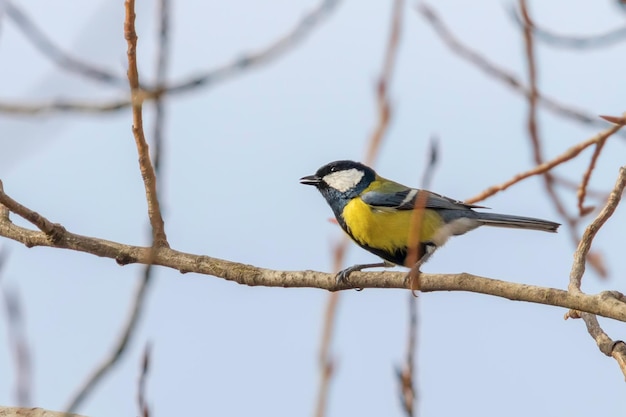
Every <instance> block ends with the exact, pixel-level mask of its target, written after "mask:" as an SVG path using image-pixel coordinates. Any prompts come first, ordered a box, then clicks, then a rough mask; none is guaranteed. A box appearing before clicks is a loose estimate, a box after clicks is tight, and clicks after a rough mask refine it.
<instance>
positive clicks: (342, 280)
mask: <svg viewBox="0 0 626 417" xmlns="http://www.w3.org/2000/svg"><path fill="white" fill-rule="evenodd" d="M393 266H395V264H392V263H391V262H387V261H384V262H378V263H375V264H357V265H352V266H350V267H348V268H345V269H342V270H341V271H339V272H338V273H337V276H336V277H335V280H336V283H337V285H342V284H343V285H349V281H348V276H349V275H350V274H351V273H353V272H356V271H362V270H364V269H368V268H381V267H383V268H391V267H393Z"/></svg>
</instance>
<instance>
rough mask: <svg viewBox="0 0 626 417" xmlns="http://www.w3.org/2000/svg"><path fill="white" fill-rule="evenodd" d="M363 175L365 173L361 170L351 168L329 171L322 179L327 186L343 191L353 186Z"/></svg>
mask: <svg viewBox="0 0 626 417" xmlns="http://www.w3.org/2000/svg"><path fill="white" fill-rule="evenodd" d="M363 175H365V173H364V172H363V171H361V170H358V169H356V168H352V169H346V170H344V171H337V172H331V173H330V174H328V175H326V176H325V177H324V178H323V180H324V182H325V183H326V184H328V186H329V187H332V188H334V189H335V190H337V191H340V192H342V193H345V192H346V191H348V190H349V189H351V188H353V187H355V186H356V185H357V184H358V183H359V182H360V181H361V178H363Z"/></svg>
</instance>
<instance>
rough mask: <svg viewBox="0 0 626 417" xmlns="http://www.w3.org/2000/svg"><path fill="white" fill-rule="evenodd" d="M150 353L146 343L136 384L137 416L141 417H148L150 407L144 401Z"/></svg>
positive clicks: (150, 350)
mask: <svg viewBox="0 0 626 417" xmlns="http://www.w3.org/2000/svg"><path fill="white" fill-rule="evenodd" d="M151 352H152V349H151V346H150V343H146V347H145V348H144V351H143V357H142V358H141V371H140V373H139V382H138V383H137V385H138V387H137V406H138V408H139V416H141V417H150V407H148V402H147V401H146V383H147V380H148V371H149V370H150V358H151Z"/></svg>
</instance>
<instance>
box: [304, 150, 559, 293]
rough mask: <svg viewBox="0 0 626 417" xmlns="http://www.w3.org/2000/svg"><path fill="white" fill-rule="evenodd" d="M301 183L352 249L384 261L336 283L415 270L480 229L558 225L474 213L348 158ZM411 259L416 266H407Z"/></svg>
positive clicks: (343, 276)
mask: <svg viewBox="0 0 626 417" xmlns="http://www.w3.org/2000/svg"><path fill="white" fill-rule="evenodd" d="M300 183H301V184H305V185H312V186H314V187H316V188H317V189H318V191H319V192H320V193H321V194H322V196H323V197H324V198H325V199H326V202H327V203H328V205H329V206H330V208H331V209H332V211H333V213H334V215H335V218H336V219H337V222H338V223H339V226H341V228H342V229H343V231H344V232H345V233H346V234H347V235H348V236H349V237H350V238H351V239H352V240H353V241H354V242H355V243H356V244H357V245H359V246H360V247H362V248H363V249H365V250H367V251H369V252H371V253H373V254H374V255H377V256H379V257H380V258H382V259H383V260H384V262H382V263H380V262H379V263H371V264H359V265H354V266H351V267H349V268H346V269H344V270H342V271H340V272H339V273H338V274H337V283H338V284H339V283H341V282H342V281H347V280H348V276H349V274H350V273H352V272H355V271H360V270H363V269H366V268H372V267H383V266H384V267H389V266H396V265H400V266H406V267H409V268H412V267H416V266H417V267H419V266H420V265H422V264H423V263H424V262H426V261H427V260H428V259H429V258H430V256H431V255H432V254H433V253H434V251H435V250H436V249H437V248H440V247H441V246H443V245H444V244H445V243H446V241H447V240H448V239H449V238H450V237H452V236H458V235H462V234H464V233H467V232H469V231H471V230H474V229H476V228H477V227H480V226H494V227H507V228H513V229H527V230H539V231H544V232H556V231H557V229H558V228H559V226H560V224H559V223H555V222H552V221H548V220H542V219H537V218H532V217H522V216H514V215H508V214H497V213H488V212H479V211H475V210H474V209H486V208H487V207H483V206H477V205H473V204H466V203H464V202H462V201H459V200H454V199H452V198H448V197H445V196H443V195H440V194H436V193H433V192H431V191H427V190H419V189H416V188H410V187H407V186H404V185H402V184H399V183H397V182H394V181H391V180H388V179H386V178H383V177H381V176H379V175H378V174H377V173H376V172H375V171H374V170H373V169H372V168H370V167H368V166H366V165H364V164H362V163H360V162H355V161H350V160H341V161H334V162H330V163H328V164H326V165H324V166H322V167H321V168H319V169H318V170H317V172H316V173H315V174H313V175H307V176H305V177H302V178H300ZM416 207H417V209H420V210H423V211H422V213H421V214H420V215H421V221H420V222H419V224H420V230H419V236H417V238H418V239H417V242H418V243H417V244H416V246H417V248H413V251H415V250H417V254H418V255H417V257H415V256H409V253H410V249H411V248H409V240H410V239H411V238H412V236H410V235H411V225H412V222H413V221H414V211H415V210H416ZM416 223H417V222H416ZM414 233H417V232H414ZM409 258H411V259H409ZM411 260H413V261H416V263H415V264H414V265H407V262H410V261H411Z"/></svg>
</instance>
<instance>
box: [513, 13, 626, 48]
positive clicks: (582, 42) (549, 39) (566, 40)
mask: <svg viewBox="0 0 626 417" xmlns="http://www.w3.org/2000/svg"><path fill="white" fill-rule="evenodd" d="M509 14H510V16H511V17H512V19H513V21H514V22H515V23H516V24H518V25H519V26H521V27H523V26H524V22H523V20H522V18H521V17H520V15H519V12H518V10H517V9H516V8H515V7H513V6H512V5H511V7H510V10H509ZM531 29H532V31H533V33H534V35H535V37H536V38H537V39H538V40H540V41H543V42H545V43H546V44H548V45H551V46H555V47H558V48H573V49H579V50H583V49H592V48H603V47H608V46H613V45H615V44H616V43H619V42H623V41H625V40H626V27H620V28H617V29H612V30H609V31H607V32H605V33H601V34H599V35H589V36H575V35H561V34H557V33H553V32H552V31H550V30H548V29H546V28H544V27H540V26H538V25H537V23H536V22H534V21H533V22H532V26H531Z"/></svg>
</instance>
